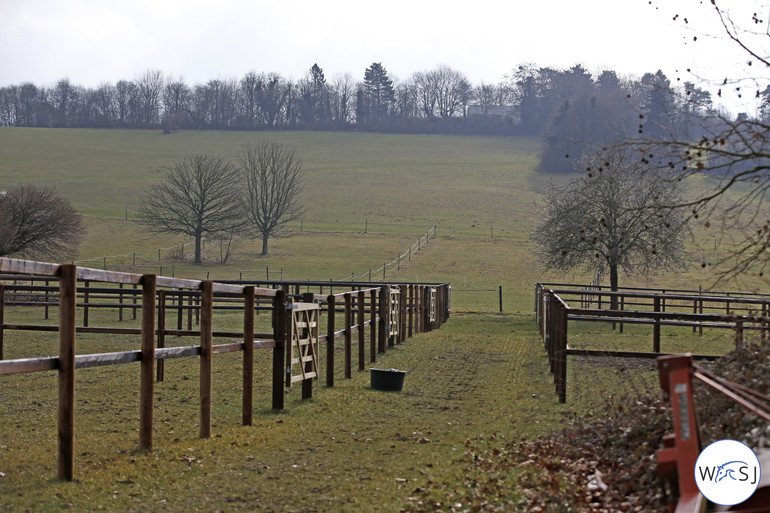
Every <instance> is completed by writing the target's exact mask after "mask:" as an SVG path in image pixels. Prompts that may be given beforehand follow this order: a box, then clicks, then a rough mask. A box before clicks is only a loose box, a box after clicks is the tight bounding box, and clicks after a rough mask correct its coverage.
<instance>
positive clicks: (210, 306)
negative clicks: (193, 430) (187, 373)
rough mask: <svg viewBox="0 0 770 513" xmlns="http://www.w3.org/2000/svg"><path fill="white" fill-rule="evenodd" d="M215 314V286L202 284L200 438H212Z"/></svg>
mask: <svg viewBox="0 0 770 513" xmlns="http://www.w3.org/2000/svg"><path fill="white" fill-rule="evenodd" d="M213 313H214V284H213V282H211V281H210V280H205V281H202V282H201V336H200V344H201V361H200V437H201V438H210V437H211V370H212V369H211V356H212V354H211V344H212V338H213V337H212V330H213Z"/></svg>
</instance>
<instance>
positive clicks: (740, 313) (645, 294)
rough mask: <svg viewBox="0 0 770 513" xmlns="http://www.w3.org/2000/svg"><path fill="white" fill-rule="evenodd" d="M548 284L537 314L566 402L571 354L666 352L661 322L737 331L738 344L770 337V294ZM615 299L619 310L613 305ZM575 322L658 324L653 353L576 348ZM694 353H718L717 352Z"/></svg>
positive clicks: (538, 293)
mask: <svg viewBox="0 0 770 513" xmlns="http://www.w3.org/2000/svg"><path fill="white" fill-rule="evenodd" d="M548 285H550V284H541V283H538V284H536V285H535V314H536V319H537V323H538V326H539V327H540V335H541V337H542V339H543V344H544V346H545V349H546V352H547V353H548V357H549V363H550V368H551V372H552V373H553V376H554V384H555V386H556V392H557V394H558V396H559V401H560V402H566V396H567V357H568V356H570V355H573V356H578V355H580V356H621V357H630V358H656V357H658V356H661V355H662V354H664V353H662V352H661V332H660V328H661V326H681V327H688V328H690V327H692V329H693V332H696V331H697V332H698V333H699V334H702V333H703V329H704V328H710V329H730V330H733V331H734V339H735V344H736V345H741V344H743V337H744V332H745V331H746V330H756V331H758V332H759V333H760V338H761V340H762V341H764V340H767V338H768V330H770V316H768V305H770V296H765V295H757V296H748V295H745V294H736V295H735V296H733V295H730V294H728V293H723V292H716V293H713V292H710V293H708V294H703V293H700V291H677V292H670V291H658V290H647V291H644V290H642V289H627V290H619V291H617V292H612V291H607V290H601V291H597V290H594V289H590V290H588V289H587V288H586V287H581V286H576V285H564V284H559V285H558V287H559V288H549V286H548ZM570 303H573V305H575V306H571V305H570ZM613 304H614V305H615V306H616V308H615V309H611V305H613ZM629 308H630V309H629ZM569 321H573V322H574V321H582V322H604V323H611V324H612V326H613V328H614V327H617V326H619V331H620V332H621V333H622V331H623V325H624V324H646V325H650V326H652V328H653V334H652V347H651V350H650V352H638V351H637V352H631V351H600V350H578V349H570V348H569V345H568V337H567V333H568V322H569ZM693 357H694V358H696V359H715V358H716V356H713V355H693Z"/></svg>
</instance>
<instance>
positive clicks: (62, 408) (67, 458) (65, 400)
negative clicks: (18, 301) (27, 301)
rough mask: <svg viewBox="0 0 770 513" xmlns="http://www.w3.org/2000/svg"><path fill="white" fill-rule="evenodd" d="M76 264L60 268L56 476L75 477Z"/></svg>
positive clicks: (63, 477) (68, 479)
mask: <svg viewBox="0 0 770 513" xmlns="http://www.w3.org/2000/svg"><path fill="white" fill-rule="evenodd" d="M76 312H77V266H76V265H74V264H66V265H62V266H60V268H59V407H58V441H59V458H58V477H59V479H65V480H67V481H72V480H73V479H74V478H75V444H74V441H75V326H76V324H77V320H76Z"/></svg>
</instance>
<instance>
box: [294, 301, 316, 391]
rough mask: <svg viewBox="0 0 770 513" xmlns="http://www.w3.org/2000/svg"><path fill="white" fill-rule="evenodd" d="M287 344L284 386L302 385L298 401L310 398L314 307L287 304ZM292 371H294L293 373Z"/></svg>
mask: <svg viewBox="0 0 770 513" xmlns="http://www.w3.org/2000/svg"><path fill="white" fill-rule="evenodd" d="M289 310H290V311H291V315H290V316H289V317H290V320H289V324H290V326H289V330H288V336H289V337H290V340H287V342H288V343H287V344H286V348H287V352H288V354H287V366H286V386H287V387H290V386H291V385H292V384H293V383H297V382H298V381H301V382H302V398H303V399H309V398H310V397H312V394H313V391H312V390H313V389H312V384H313V379H314V378H317V377H318V313H319V311H320V307H319V305H318V304H317V303H291V304H290V305H289ZM295 368H296V370H295Z"/></svg>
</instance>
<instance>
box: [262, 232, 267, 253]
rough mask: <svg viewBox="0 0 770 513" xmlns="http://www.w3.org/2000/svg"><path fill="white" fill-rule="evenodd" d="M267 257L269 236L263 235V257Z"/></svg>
mask: <svg viewBox="0 0 770 513" xmlns="http://www.w3.org/2000/svg"><path fill="white" fill-rule="evenodd" d="M265 255H267V234H264V233H263V234H262V256H265Z"/></svg>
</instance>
